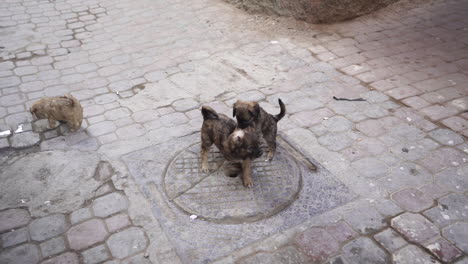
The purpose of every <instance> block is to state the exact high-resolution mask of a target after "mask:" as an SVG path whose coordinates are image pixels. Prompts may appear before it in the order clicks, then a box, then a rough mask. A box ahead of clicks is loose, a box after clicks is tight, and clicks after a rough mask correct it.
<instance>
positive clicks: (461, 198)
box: [424, 193, 468, 227]
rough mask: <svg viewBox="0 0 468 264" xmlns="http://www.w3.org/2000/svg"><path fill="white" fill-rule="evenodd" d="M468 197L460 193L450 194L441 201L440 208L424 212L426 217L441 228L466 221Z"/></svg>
mask: <svg viewBox="0 0 468 264" xmlns="http://www.w3.org/2000/svg"><path fill="white" fill-rule="evenodd" d="M466 205H468V197H466V196H465V195H462V194H458V193H452V194H449V195H447V196H445V197H443V198H441V199H439V202H438V206H436V207H434V208H431V209H429V210H427V211H425V212H424V215H425V216H426V217H427V218H429V219H430V220H431V221H432V222H434V223H435V224H437V225H438V226H439V227H444V226H447V225H449V224H451V223H453V222H456V221H464V220H466V218H467V217H466V216H467V215H468V206H466Z"/></svg>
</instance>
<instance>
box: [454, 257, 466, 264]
mask: <svg viewBox="0 0 468 264" xmlns="http://www.w3.org/2000/svg"><path fill="white" fill-rule="evenodd" d="M455 264H468V257H464V258H463V259H461V260H459V261H457V262H455Z"/></svg>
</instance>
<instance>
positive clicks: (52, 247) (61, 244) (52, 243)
mask: <svg viewBox="0 0 468 264" xmlns="http://www.w3.org/2000/svg"><path fill="white" fill-rule="evenodd" d="M39 247H40V248H41V252H42V257H48V256H51V255H55V254H57V253H60V252H63V251H65V250H66V249H67V248H66V245H65V239H64V238H63V237H61V236H59V237H55V238H52V239H49V240H47V241H45V242H42V243H41V244H39Z"/></svg>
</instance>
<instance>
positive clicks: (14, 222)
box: [0, 209, 31, 232]
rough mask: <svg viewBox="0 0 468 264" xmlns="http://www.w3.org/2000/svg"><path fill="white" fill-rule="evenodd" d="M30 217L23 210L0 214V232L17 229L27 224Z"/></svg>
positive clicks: (6, 211)
mask: <svg viewBox="0 0 468 264" xmlns="http://www.w3.org/2000/svg"><path fill="white" fill-rule="evenodd" d="M30 219H31V217H30V216H29V213H28V211H26V210H24V209H8V210H5V211H2V212H0V232H3V231H6V230H11V229H15V228H18V227H20V226H24V225H26V224H27V223H29V220H30Z"/></svg>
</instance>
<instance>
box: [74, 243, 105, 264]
mask: <svg viewBox="0 0 468 264" xmlns="http://www.w3.org/2000/svg"><path fill="white" fill-rule="evenodd" d="M81 255H82V256H83V262H84V263H86V264H95V263H102V262H103V261H105V260H108V259H109V257H110V256H109V253H108V252H107V248H106V246H105V245H104V244H101V245H98V246H96V247H93V248H90V249H88V250H85V251H83V252H82V253H81Z"/></svg>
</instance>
